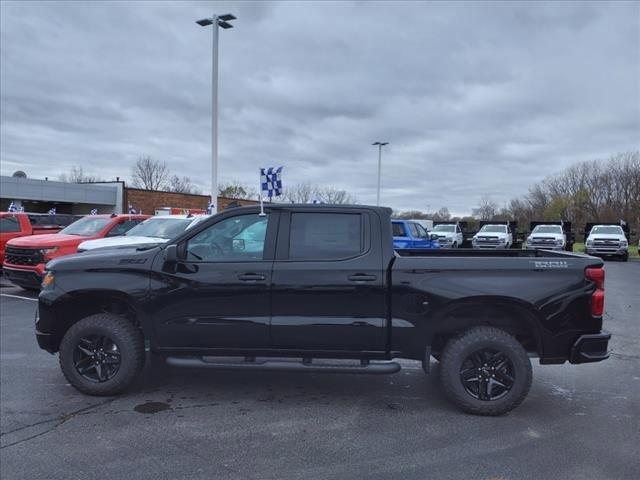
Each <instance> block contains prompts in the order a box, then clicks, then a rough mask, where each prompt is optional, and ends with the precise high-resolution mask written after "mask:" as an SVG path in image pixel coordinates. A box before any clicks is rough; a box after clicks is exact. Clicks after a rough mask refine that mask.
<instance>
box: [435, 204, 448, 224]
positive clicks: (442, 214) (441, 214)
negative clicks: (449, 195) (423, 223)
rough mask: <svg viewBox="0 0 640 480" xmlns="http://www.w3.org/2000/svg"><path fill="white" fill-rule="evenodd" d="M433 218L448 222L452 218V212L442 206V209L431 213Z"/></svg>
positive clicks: (437, 220)
mask: <svg viewBox="0 0 640 480" xmlns="http://www.w3.org/2000/svg"><path fill="white" fill-rule="evenodd" d="M431 219H432V220H434V221H436V222H448V221H449V220H451V214H450V213H449V209H448V208H447V207H441V208H440V210H438V211H437V212H435V213H434V214H433V215H431Z"/></svg>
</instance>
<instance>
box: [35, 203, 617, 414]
mask: <svg viewBox="0 0 640 480" xmlns="http://www.w3.org/2000/svg"><path fill="white" fill-rule="evenodd" d="M265 211H266V214H265V215H260V214H259V210H258V209H257V208H254V207H242V208H236V209H233V210H228V211H225V212H223V213H221V214H219V215H216V216H214V217H212V218H211V219H210V220H208V221H205V222H202V223H201V224H199V225H197V226H196V227H194V228H193V229H190V230H187V231H186V232H185V233H184V234H182V235H181V236H180V237H178V238H175V239H174V240H172V241H170V242H169V243H168V244H166V245H162V246H151V247H149V246H146V247H139V248H137V249H136V248H131V247H128V248H123V249H115V250H102V251H95V252H86V253H81V254H78V255H72V256H68V257H64V258H62V259H58V260H54V261H52V262H50V264H49V265H48V273H47V274H46V276H45V279H44V281H43V290H42V292H41V294H40V297H39V308H38V314H37V318H36V336H37V339H38V343H39V345H40V347H41V348H43V349H45V350H47V351H48V352H51V353H54V352H60V355H59V357H60V365H61V368H62V371H63V373H64V375H65V376H66V378H67V380H68V381H69V383H71V384H72V385H73V386H74V387H76V388H77V389H78V390H80V391H81V392H84V393H87V394H90V395H113V394H117V393H119V392H121V391H123V390H124V389H125V388H126V387H127V386H128V385H130V384H131V383H132V381H133V380H134V378H135V377H136V375H138V373H139V372H140V371H141V370H142V368H143V365H144V362H145V360H146V359H149V358H154V359H161V360H162V362H163V363H164V362H166V363H167V364H169V365H172V366H174V367H205V368H225V369H263V370H273V369H277V370H288V371H307V372H316V373H317V372H340V373H395V372H397V371H399V370H400V368H401V366H400V364H399V363H397V362H396V361H394V359H397V358H406V359H414V360H419V361H422V362H423V368H424V369H425V371H427V372H428V370H429V364H430V359H431V357H433V358H435V359H436V360H438V361H440V368H439V370H440V374H441V378H442V385H443V387H444V389H445V391H446V393H447V395H448V396H449V397H450V398H451V399H452V400H453V402H455V403H456V404H457V405H458V406H459V407H460V408H461V409H463V410H464V411H467V412H471V413H476V414H484V415H497V414H502V413H505V412H507V411H509V410H510V409H512V408H514V407H515V406H517V405H518V404H519V403H520V402H521V401H522V400H523V399H524V398H525V396H526V395H527V393H528V390H529V387H530V384H531V375H532V373H531V362H530V360H529V359H530V357H538V358H539V359H540V363H542V364H549V363H556V364H557V363H563V362H566V361H569V362H571V363H585V362H596V361H600V360H604V359H606V358H607V357H608V354H607V345H608V341H609V338H610V335H609V334H608V333H607V332H605V331H603V330H602V315H603V307H604V270H603V268H602V266H603V262H602V261H601V260H600V259H596V258H592V257H589V256H585V255H578V254H570V253H565V252H550V251H539V250H538V251H515V250H512V251H492V250H488V251H473V250H461V249H454V250H416V251H413V250H398V251H394V250H393V243H392V231H391V221H390V214H391V211H390V210H389V209H387V208H377V207H365V206H332V205H274V206H269V207H265ZM145 349H146V350H149V354H148V355H147V354H146V353H145Z"/></svg>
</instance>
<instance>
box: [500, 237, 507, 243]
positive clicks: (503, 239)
mask: <svg viewBox="0 0 640 480" xmlns="http://www.w3.org/2000/svg"><path fill="white" fill-rule="evenodd" d="M498 243H507V239H506V238H499V239H498Z"/></svg>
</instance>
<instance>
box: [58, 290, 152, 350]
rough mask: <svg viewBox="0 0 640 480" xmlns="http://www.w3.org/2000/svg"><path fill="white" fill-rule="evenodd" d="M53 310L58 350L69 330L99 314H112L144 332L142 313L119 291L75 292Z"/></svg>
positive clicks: (64, 298)
mask: <svg viewBox="0 0 640 480" xmlns="http://www.w3.org/2000/svg"><path fill="white" fill-rule="evenodd" d="M53 310H54V312H55V316H54V318H55V319H56V323H55V325H53V329H52V333H53V334H54V339H55V348H56V350H57V348H58V347H59V345H60V342H61V341H62V338H63V337H64V335H65V333H66V332H67V331H68V330H69V328H71V327H72V326H73V325H74V324H76V323H77V322H78V321H80V320H82V319H83V318H86V317H88V316H90V315H95V314H98V313H112V314H115V315H118V316H121V317H123V318H126V319H127V320H129V321H130V322H132V323H133V324H134V325H135V326H136V327H137V328H139V329H140V330H141V331H142V327H141V325H142V314H141V312H139V310H138V309H137V308H136V307H135V305H134V302H133V300H132V299H131V298H130V297H129V296H128V295H126V294H124V293H122V292H118V291H113V292H105V291H104V290H100V291H94V290H90V291H83V292H74V293H71V294H68V295H65V296H64V297H62V298H61V299H60V300H58V302H56V303H55V304H54V305H53ZM61 320H62V321H61Z"/></svg>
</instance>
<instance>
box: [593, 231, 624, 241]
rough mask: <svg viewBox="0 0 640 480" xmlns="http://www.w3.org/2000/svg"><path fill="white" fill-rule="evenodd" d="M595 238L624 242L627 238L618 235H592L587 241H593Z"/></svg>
mask: <svg viewBox="0 0 640 480" xmlns="http://www.w3.org/2000/svg"><path fill="white" fill-rule="evenodd" d="M596 238H602V239H604V240H624V241H625V242H626V241H627V237H625V236H624V235H620V234H619V233H592V234H590V235H589V236H588V237H587V241H589V240H594V239H596Z"/></svg>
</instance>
